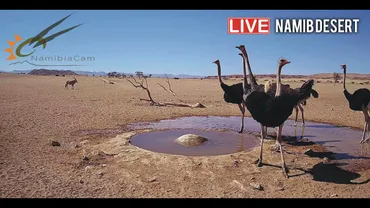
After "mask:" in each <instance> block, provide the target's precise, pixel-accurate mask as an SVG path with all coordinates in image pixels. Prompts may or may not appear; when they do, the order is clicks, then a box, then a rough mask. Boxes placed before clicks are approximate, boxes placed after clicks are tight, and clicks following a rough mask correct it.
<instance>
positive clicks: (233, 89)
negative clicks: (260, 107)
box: [213, 59, 250, 133]
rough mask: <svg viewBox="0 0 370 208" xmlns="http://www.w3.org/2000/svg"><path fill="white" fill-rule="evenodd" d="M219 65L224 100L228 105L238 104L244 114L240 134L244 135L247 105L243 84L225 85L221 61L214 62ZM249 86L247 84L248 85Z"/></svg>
mask: <svg viewBox="0 0 370 208" xmlns="http://www.w3.org/2000/svg"><path fill="white" fill-rule="evenodd" d="M213 63H214V64H216V65H217V71H218V81H219V82H220V86H221V88H222V90H223V91H224V100H225V102H227V103H233V104H237V105H238V107H239V110H240V112H241V113H242V120H241V124H240V130H239V131H238V133H242V132H243V130H244V116H245V105H244V103H243V101H242V100H243V83H236V84H233V85H230V86H229V85H227V84H225V83H224V82H223V81H222V79H221V64H220V60H218V59H217V60H215V61H214V62H213ZM246 84H247V83H246ZM247 88H250V86H249V85H248V84H247Z"/></svg>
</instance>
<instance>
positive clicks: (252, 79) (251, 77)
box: [244, 52, 255, 84]
mask: <svg viewBox="0 0 370 208" xmlns="http://www.w3.org/2000/svg"><path fill="white" fill-rule="evenodd" d="M245 58H246V60H247V61H246V62H247V64H248V73H249V82H250V83H251V84H252V83H253V84H255V82H254V75H253V73H252V68H251V64H250V63H249V57H248V53H247V52H246V53H245ZM244 65H245V61H244Z"/></svg>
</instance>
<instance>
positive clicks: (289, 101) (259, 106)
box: [243, 53, 313, 178]
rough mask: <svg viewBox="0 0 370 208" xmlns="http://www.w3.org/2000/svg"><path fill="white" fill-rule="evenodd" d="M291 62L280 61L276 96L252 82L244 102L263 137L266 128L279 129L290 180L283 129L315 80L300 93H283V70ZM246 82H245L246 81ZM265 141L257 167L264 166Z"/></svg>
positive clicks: (285, 173) (279, 139) (278, 133)
mask: <svg viewBox="0 0 370 208" xmlns="http://www.w3.org/2000/svg"><path fill="white" fill-rule="evenodd" d="M243 58H245V59H246V58H247V56H246V54H245V53H243ZM289 63H290V61H288V60H286V59H280V60H279V64H278V70H277V75H276V79H277V88H276V94H275V95H272V94H271V93H265V92H263V91H262V92H261V91H256V90H255V88H256V87H255V85H254V84H253V82H251V90H248V89H246V88H244V95H243V102H244V103H245V106H246V107H247V109H248V111H249V112H250V113H251V115H252V118H253V119H254V120H256V121H257V122H258V123H260V124H261V135H263V131H264V127H279V130H278V132H277V138H276V139H277V142H278V144H279V147H280V155H281V162H282V166H281V167H282V170H283V175H284V176H285V177H287V178H288V174H287V172H288V169H287V167H286V164H285V160H284V155H283V149H282V146H281V142H282V139H281V133H282V129H283V125H284V122H285V121H286V120H287V119H288V117H289V116H290V115H291V114H292V111H293V108H294V107H295V106H296V105H297V104H298V103H299V102H300V101H301V100H302V99H304V98H305V97H307V95H308V94H309V93H310V91H311V89H312V86H313V80H312V81H310V82H308V83H307V84H306V85H305V86H304V88H301V89H300V91H298V92H297V91H291V92H290V93H281V69H282V67H283V66H285V65H286V64H289ZM243 76H244V77H246V76H247V75H246V71H245V70H243ZM244 82H245V81H244ZM263 141H264V137H263V136H262V139H261V149H260V156H259V159H258V160H257V161H256V163H257V166H258V167H260V166H262V152H263Z"/></svg>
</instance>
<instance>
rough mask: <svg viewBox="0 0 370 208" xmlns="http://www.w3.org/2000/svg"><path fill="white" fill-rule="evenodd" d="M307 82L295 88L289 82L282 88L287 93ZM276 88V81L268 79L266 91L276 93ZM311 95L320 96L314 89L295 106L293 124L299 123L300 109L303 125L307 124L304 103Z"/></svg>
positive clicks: (296, 89) (297, 89)
mask: <svg viewBox="0 0 370 208" xmlns="http://www.w3.org/2000/svg"><path fill="white" fill-rule="evenodd" d="M308 81H310V80H308ZM306 83H307V82H305V83H303V85H302V86H301V87H298V88H295V89H292V88H290V85H289V84H286V85H283V84H282V88H281V90H282V93H286V91H290V90H295V91H299V90H300V89H301V88H302V87H303V86H305V84H306ZM275 90H276V83H272V81H267V82H266V83H265V92H269V93H275ZM311 95H312V96H313V97H314V98H318V97H319V93H318V92H317V91H316V90H314V89H312V90H311V93H310V95H309V96H308V97H307V98H305V99H304V100H302V101H301V102H300V103H299V104H298V105H296V106H295V107H294V109H295V121H294V124H293V126H296V125H297V120H298V111H301V114H302V127H304V126H305V121H304V110H303V107H302V105H304V106H306V104H307V100H308V99H309V98H310V97H311Z"/></svg>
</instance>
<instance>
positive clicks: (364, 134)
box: [360, 108, 370, 143]
mask: <svg viewBox="0 0 370 208" xmlns="http://www.w3.org/2000/svg"><path fill="white" fill-rule="evenodd" d="M362 112H363V113H364V116H365V124H364V131H363V133H362V139H361V140H360V143H364V142H365V136H366V132H367V131H368V128H369V127H368V125H369V120H370V118H369V113H368V110H367V109H366V108H364V109H363V110H362ZM366 140H368V139H366Z"/></svg>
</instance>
